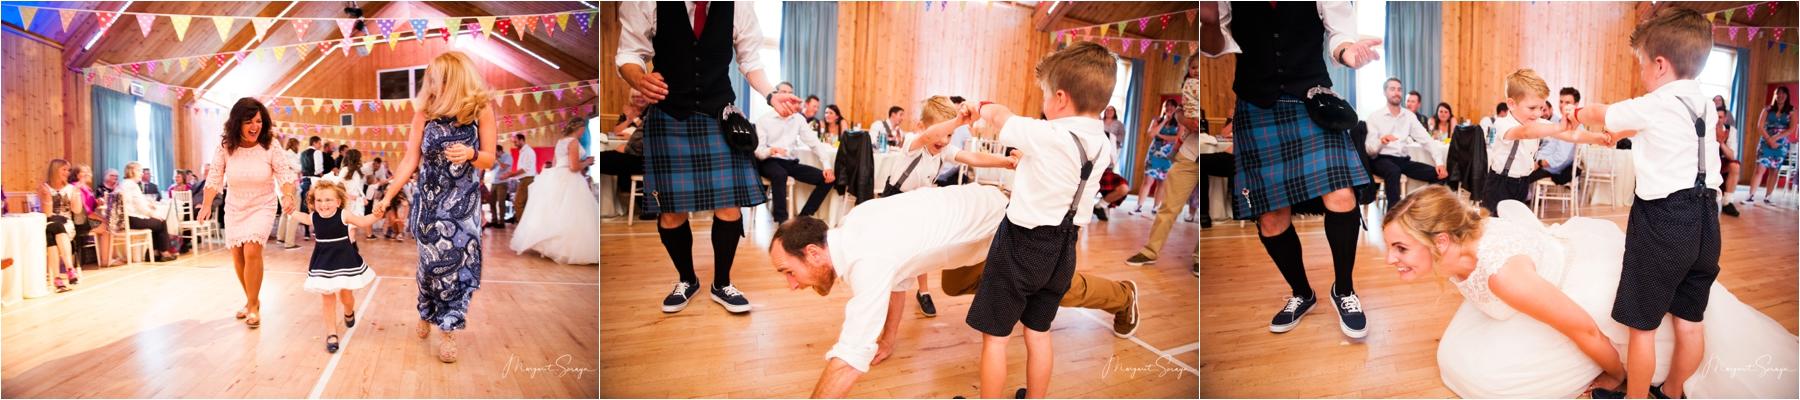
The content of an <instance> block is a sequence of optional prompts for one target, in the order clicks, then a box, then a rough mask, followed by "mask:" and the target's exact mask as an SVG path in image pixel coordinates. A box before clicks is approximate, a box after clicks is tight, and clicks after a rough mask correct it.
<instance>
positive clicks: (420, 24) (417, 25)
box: [408, 19, 430, 40]
mask: <svg viewBox="0 0 1800 400" xmlns="http://www.w3.org/2000/svg"><path fill="white" fill-rule="evenodd" d="M408 22H409V23H411V24H412V30H413V39H415V40H425V27H426V26H427V24H429V23H430V22H429V21H426V20H423V19H413V20H411V21H408Z"/></svg>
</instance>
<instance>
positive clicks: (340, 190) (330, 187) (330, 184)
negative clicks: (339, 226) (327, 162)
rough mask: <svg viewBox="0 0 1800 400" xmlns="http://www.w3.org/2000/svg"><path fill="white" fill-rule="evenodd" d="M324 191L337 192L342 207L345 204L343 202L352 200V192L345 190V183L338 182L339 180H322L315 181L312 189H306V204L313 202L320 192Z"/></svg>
mask: <svg viewBox="0 0 1800 400" xmlns="http://www.w3.org/2000/svg"><path fill="white" fill-rule="evenodd" d="M324 191H332V192H337V199H338V207H339V208H340V209H341V208H343V207H344V206H345V204H343V203H345V202H348V201H350V192H349V191H346V190H344V185H340V184H338V183H337V181H327V180H320V181H317V182H313V184H312V189H311V190H308V191H306V204H309V205H310V204H312V203H313V201H314V200H317V199H318V198H319V192H324Z"/></svg>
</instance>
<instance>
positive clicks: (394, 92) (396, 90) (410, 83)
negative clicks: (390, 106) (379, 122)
mask: <svg viewBox="0 0 1800 400" xmlns="http://www.w3.org/2000/svg"><path fill="white" fill-rule="evenodd" d="M424 82H425V66H422V65H421V66H417V67H411V68H400V69H388V70H380V71H375V87H376V91H377V93H380V95H381V99H382V100H402V99H410V98H412V97H413V95H415V94H417V93H418V92H419V87H420V86H421V85H423V83H424Z"/></svg>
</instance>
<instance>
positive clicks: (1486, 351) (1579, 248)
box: [1382, 186, 1800, 398]
mask: <svg viewBox="0 0 1800 400" xmlns="http://www.w3.org/2000/svg"><path fill="white" fill-rule="evenodd" d="M1498 209H1499V214H1500V217H1499V218H1483V213H1482V212H1481V211H1480V209H1479V208H1475V207H1471V206H1470V205H1468V204H1467V203H1466V202H1463V201H1462V199H1461V198H1460V197H1458V196H1457V195H1455V194H1452V193H1451V192H1450V191H1449V190H1448V189H1445V188H1443V187H1442V186H1432V187H1428V188H1426V189H1423V190H1420V191H1418V192H1415V193H1413V194H1411V195H1409V196H1408V197H1407V198H1406V200H1404V201H1402V202H1401V203H1400V204H1398V205H1396V207H1395V209H1394V211H1393V212H1391V213H1390V214H1389V215H1388V216H1386V217H1385V218H1384V220H1383V221H1382V227H1383V230H1382V232H1383V237H1384V238H1385V240H1386V242H1387V250H1388V251H1387V262H1388V263H1389V264H1392V265H1394V266H1395V267H1396V268H1397V269H1398V272H1399V273H1400V277H1401V279H1403V280H1409V281H1410V280H1413V279H1416V278H1419V277H1421V276H1424V275H1426V274H1433V275H1437V276H1442V277H1444V278H1448V279H1449V280H1450V282H1451V283H1453V284H1455V285H1456V288H1457V291H1459V292H1461V293H1462V295H1463V297H1464V301H1463V304H1462V307H1461V308H1459V309H1457V311H1456V315H1455V316H1454V317H1452V318H1451V320H1450V326H1449V327H1448V328H1446V329H1445V330H1444V334H1443V338H1442V340H1441V341H1440V342H1439V343H1438V357H1437V360H1438V370H1439V372H1440V375H1441V377H1442V379H1443V380H1444V386H1447V387H1449V388H1450V390H1451V391H1453V392H1456V394H1457V395H1458V396H1461V397H1465V398H1490V397H1513V398H1518V397H1525V398H1573V397H1576V396H1578V395H1581V394H1583V393H1584V392H1586V391H1588V389H1590V388H1591V387H1604V388H1608V389H1609V390H1612V389H1618V390H1623V389H1622V386H1619V381H1620V380H1621V379H1622V378H1623V377H1624V374H1623V372H1624V363H1623V354H1624V351H1625V346H1626V338H1627V336H1628V334H1629V328H1627V327H1626V326H1624V325H1622V324H1620V323H1618V322H1615V321H1613V319H1612V317H1611V311H1612V306H1613V299H1614V295H1615V294H1616V293H1617V290H1618V286H1619V272H1620V268H1621V266H1622V265H1623V264H1622V260H1623V257H1624V249H1625V233H1624V232H1623V231H1621V230H1620V229H1619V227H1618V225H1616V224H1613V223H1612V222H1609V221H1605V220H1598V219H1592V218H1580V217H1577V218H1572V219H1570V220H1569V221H1567V222H1564V223H1562V224H1557V225H1552V226H1548V227H1546V226H1544V225H1543V223H1542V222H1540V221H1538V219H1537V217H1536V216H1535V215H1533V214H1532V212H1531V210H1530V209H1527V208H1526V207H1525V205H1524V204H1521V203H1518V202H1515V201H1508V202H1503V203H1501V204H1500V205H1499V207H1498ZM1496 282H1501V283H1496ZM1496 287H1498V289H1496ZM1664 318H1665V320H1664V321H1663V323H1662V325H1661V326H1660V327H1659V328H1658V329H1657V332H1656V339H1657V340H1656V357H1657V362H1656V373H1655V376H1654V379H1653V380H1652V384H1662V383H1663V382H1664V381H1665V379H1666V378H1667V375H1668V374H1669V360H1670V356H1671V354H1672V353H1673V350H1674V327H1673V324H1672V323H1670V322H1669V321H1668V319H1667V318H1668V317H1666V316H1665V317H1664ZM1703 322H1704V329H1705V333H1704V337H1705V355H1704V358H1703V359H1704V361H1703V362H1702V363H1701V365H1700V367H1699V369H1698V371H1694V372H1693V375H1692V377H1691V378H1689V379H1688V380H1687V381H1686V386H1685V389H1684V394H1685V395H1686V396H1687V397H1690V398H1703V397H1705V398H1720V397H1725V398H1795V397H1796V396H1800V394H1797V393H1796V392H1800V381H1797V380H1796V377H1797V376H1800V367H1797V366H1796V365H1795V364H1796V360H1795V358H1796V351H1797V349H1800V340H1797V339H1796V337H1795V336H1794V335H1793V334H1792V333H1789V332H1788V331H1787V329H1786V328H1783V327H1782V326H1781V324H1779V323H1777V322H1775V321H1774V320H1773V319H1770V318H1769V317H1768V316H1766V315H1763V314H1762V313H1761V312H1758V311H1757V310H1756V309H1754V308H1751V307H1750V306H1748V305H1745V304H1744V303H1743V302H1742V301H1739V300H1738V298H1737V296H1733V295H1732V294H1731V292H1729V291H1727V290H1725V287H1724V286H1722V285H1720V284H1719V283H1717V282H1714V283H1713V285H1712V293H1711V300H1710V301H1709V302H1708V305H1707V310H1706V315H1705V318H1704V321H1703Z"/></svg>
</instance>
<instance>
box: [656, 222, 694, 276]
mask: <svg viewBox="0 0 1800 400" xmlns="http://www.w3.org/2000/svg"><path fill="white" fill-rule="evenodd" d="M656 233H657V235H658V236H662V243H663V249H666V250H668V251H669V260H671V261H674V262H675V272H677V273H680V274H681V281H682V282H687V283H692V284H696V285H698V284H700V277H699V276H697V275H694V231H693V229H689V228H688V223H687V221H681V226H677V227H674V228H664V227H662V225H657V226H656Z"/></svg>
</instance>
